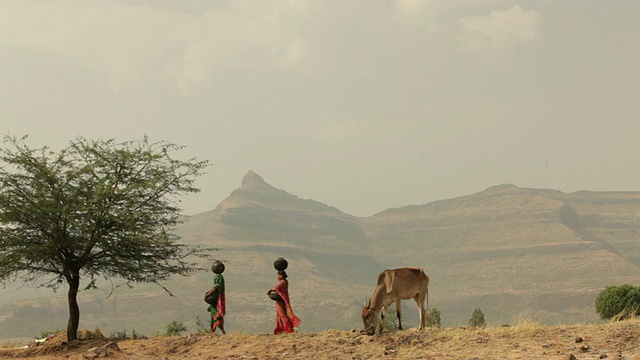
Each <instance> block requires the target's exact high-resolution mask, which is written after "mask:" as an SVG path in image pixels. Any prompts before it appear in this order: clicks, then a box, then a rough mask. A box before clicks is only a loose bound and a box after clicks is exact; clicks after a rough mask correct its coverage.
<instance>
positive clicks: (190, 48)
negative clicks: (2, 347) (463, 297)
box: [0, 0, 640, 216]
mask: <svg viewBox="0 0 640 360" xmlns="http://www.w3.org/2000/svg"><path fill="white" fill-rule="evenodd" d="M639 14H640V1H636V0H629V1H614V0H612V1H601V0H580V1H577V0H574V1H569V0H556V1H545V0H532V1H503V0H468V1H464V0H439V1H434V0H360V1H352V0H281V1H270V0H237V1H236V0H229V1H224V0H219V1H213V0H212V1H204V0H189V1H185V0H135V1H134V0H131V1H125V0H121V1H115V0H110V1H108V0H104V1H97V0H77V1H55V0H41V1H35V0H31V1H30V0H0V124H1V127H0V131H1V132H2V134H6V133H8V134H12V135H19V136H21V135H25V134H28V135H29V142H28V143H29V144H30V145H31V146H32V147H36V146H37V147H40V146H43V145H48V146H50V147H52V148H54V149H59V148H62V147H64V146H66V145H67V144H68V142H69V141H70V140H72V139H74V138H76V137H78V136H83V137H85V138H88V139H105V140H106V139H110V138H115V139H117V140H137V139H141V138H142V137H143V136H144V135H145V134H146V135H148V136H149V138H150V140H152V141H159V140H167V141H170V142H173V143H176V144H181V145H186V146H187V150H186V151H184V152H183V154H184V157H185V158H187V157H192V156H195V157H197V158H199V159H208V160H210V161H211V162H212V163H213V164H214V165H213V166H212V167H211V168H209V169H208V174H207V175H206V176H204V177H202V178H201V179H200V180H199V181H198V183H197V185H198V186H199V187H201V188H202V192H201V193H199V194H197V195H196V196H190V197H188V198H185V199H184V201H183V207H184V209H185V213H187V214H195V213H199V212H202V211H207V210H211V209H213V208H214V207H215V206H216V205H217V204H218V203H220V202H221V201H222V200H224V198H226V197H227V196H228V195H229V194H230V192H231V191H233V190H234V189H236V188H238V187H239V186H240V182H241V179H242V177H243V176H244V175H245V174H246V173H247V172H248V171H249V170H253V171H255V172H257V173H258V174H260V175H261V176H262V177H264V179H265V180H266V181H267V182H268V183H270V184H272V185H273V186H275V187H277V188H280V189H283V190H285V191H287V192H289V193H292V194H294V195H297V196H300V197H302V198H310V199H314V200H318V201H321V202H323V203H325V204H328V205H332V206H335V207H337V208H339V209H340V210H342V211H344V212H347V213H349V214H353V215H357V216H369V215H372V214H374V213H377V212H379V211H382V210H384V209H387V208H390V207H399V206H404V205H411V204H425V203H429V202H432V201H435V200H441V199H449V198H453V197H457V196H463V195H468V194H472V193H476V192H478V191H482V190H484V189H485V188H487V187H490V186H493V185H499V184H505V183H509V184H514V185H517V186H520V187H532V188H548V189H558V190H561V191H565V192H572V191H577V190H634V191H640V166H638V155H640V116H639V115H640V70H639V69H640V41H638V38H640V21H638V15H639Z"/></svg>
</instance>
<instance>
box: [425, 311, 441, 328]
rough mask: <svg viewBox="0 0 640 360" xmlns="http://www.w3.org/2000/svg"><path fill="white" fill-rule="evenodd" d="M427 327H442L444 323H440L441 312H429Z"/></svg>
mask: <svg viewBox="0 0 640 360" xmlns="http://www.w3.org/2000/svg"><path fill="white" fill-rule="evenodd" d="M425 325H426V326H427V327H437V328H440V327H442V322H441V321H440V310H438V309H437V308H433V309H431V310H429V311H427V313H426V316H425Z"/></svg>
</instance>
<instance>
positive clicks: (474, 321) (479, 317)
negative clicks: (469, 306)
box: [469, 308, 487, 328]
mask: <svg viewBox="0 0 640 360" xmlns="http://www.w3.org/2000/svg"><path fill="white" fill-rule="evenodd" d="M469 326H471V327H480V328H483V327H486V326H487V322H486V321H485V320H484V313H483V312H482V310H480V308H477V309H475V310H473V314H471V319H469Z"/></svg>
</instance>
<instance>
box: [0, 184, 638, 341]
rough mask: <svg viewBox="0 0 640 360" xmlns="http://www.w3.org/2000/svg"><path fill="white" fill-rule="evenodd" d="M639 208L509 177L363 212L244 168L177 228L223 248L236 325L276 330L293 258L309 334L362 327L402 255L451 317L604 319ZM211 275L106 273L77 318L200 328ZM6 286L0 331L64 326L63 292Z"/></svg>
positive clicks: (618, 196) (632, 254)
mask: <svg viewBox="0 0 640 360" xmlns="http://www.w3.org/2000/svg"><path fill="white" fill-rule="evenodd" d="M381 191H384V189H381ZM639 219H640V192H588V191H581V192H576V193H570V194H567V193H562V192H560V191H556V190H540V189H526V188H519V187H517V186H514V185H499V186H494V187H491V188H488V189H486V190H485V191H482V192H480V193H477V194H473V195H469V196H464V197H460V198H455V199H449V200H441V201H437V202H433V203H429V204H424V205H410V206H405V207H401V208H395V209H388V210H385V211H382V212H380V213H378V214H375V215H373V216H370V217H366V218H358V217H355V216H352V215H349V214H345V213H343V212H342V211H340V210H339V209H336V208H335V207H332V206H329V205H326V204H322V203H320V202H317V201H314V200H308V199H301V198H299V197H297V196H295V195H292V194H289V193H287V192H286V191H284V190H281V189H278V188H276V187H273V186H272V185H270V184H268V183H267V182H266V181H265V180H264V179H263V178H262V177H260V176H259V175H258V174H256V173H254V172H252V171H249V172H248V173H247V175H246V176H245V177H244V178H243V179H242V183H241V186H240V187H239V188H238V189H236V190H234V191H233V192H232V193H231V194H230V195H229V197H228V198H227V199H225V200H224V201H223V202H221V203H220V204H219V205H218V206H217V207H216V208H215V209H213V210H211V211H208V212H204V213H201V214H198V215H196V216H193V217H191V218H189V219H188V220H187V221H186V222H185V223H184V224H183V225H182V226H181V227H180V228H179V229H177V231H178V232H179V234H180V235H182V237H183V241H184V242H185V243H187V244H193V245H204V246H213V247H217V248H219V249H220V250H219V252H218V253H216V254H215V256H216V257H218V258H220V259H222V260H223V261H225V263H226V271H225V273H224V275H225V279H226V282H227V292H228V293H227V302H228V304H227V306H228V309H227V310H228V316H227V318H226V320H227V326H226V327H227V329H228V331H239V332H265V333H269V332H271V330H272V328H273V318H274V316H275V309H274V304H273V303H272V301H271V300H269V299H268V298H267V296H266V291H267V290H268V289H269V288H270V287H271V286H273V285H274V284H275V282H276V279H275V270H274V269H273V265H272V264H273V261H274V260H275V259H276V258H277V257H279V256H284V257H285V258H287V260H288V261H289V269H288V273H289V280H290V292H291V296H292V302H293V307H294V310H295V311H296V313H297V314H298V315H299V316H300V317H301V318H302V321H303V322H302V325H301V328H300V331H303V332H311V331H319V330H324V329H330V328H337V329H352V328H359V327H361V326H362V324H361V321H360V318H359V314H360V310H361V308H362V304H363V302H364V300H365V299H366V298H367V297H368V296H369V295H370V294H371V292H372V290H373V286H374V283H375V279H376V276H377V275H378V273H380V272H381V271H382V270H384V269H385V268H394V267H404V266H418V267H423V268H424V269H425V271H426V273H427V274H428V275H429V277H430V278H431V282H430V288H429V302H430V305H431V307H436V308H438V309H439V310H440V311H441V314H442V323H443V326H457V325H464V324H466V322H467V320H468V319H469V318H470V316H471V313H472V312H473V310H474V309H475V308H481V309H482V310H483V312H484V313H485V317H486V319H487V321H488V323H489V324H492V325H501V324H506V323H513V322H515V321H518V319H521V318H524V319H527V320H534V321H539V322H541V323H547V324H557V323H574V322H587V321H597V320H598V316H597V314H596V313H595V310H594V300H595V297H596V296H597V294H598V293H599V292H600V291H601V290H602V289H603V288H604V287H605V286H606V285H614V284H622V283H633V284H637V283H638V282H639V280H640V235H639V230H640V221H639ZM203 267H208V264H203ZM211 275H212V274H211V273H210V272H201V273H196V274H194V275H192V276H189V277H187V278H176V279H173V280H171V281H169V282H168V283H167V284H166V286H167V287H168V288H169V289H170V290H171V292H172V293H174V294H175V295H176V296H177V297H170V296H167V295H166V293H164V292H163V291H162V290H161V289H159V288H158V287H156V286H150V285H145V286H136V288H134V289H128V288H126V287H124V288H119V289H116V290H115V291H114V294H113V295H111V296H109V293H110V291H111V288H110V286H111V285H109V284H105V285H107V286H106V287H104V286H103V288H102V289H101V290H97V291H88V292H85V293H83V294H82V295H81V296H80V309H81V323H80V327H81V328H94V327H96V326H97V327H101V328H103V329H105V330H104V331H105V332H106V333H109V332H114V331H121V330H127V331H129V332H131V331H132V330H134V329H135V330H136V331H137V332H138V333H143V334H151V333H153V332H163V331H164V329H165V327H166V325H167V324H168V323H169V322H171V321H173V320H176V321H180V322H184V323H185V325H187V326H188V327H189V328H190V330H192V331H193V330H195V325H194V323H195V320H196V318H200V320H202V322H203V323H205V324H207V323H208V313H207V312H206V311H205V309H206V306H205V304H204V303H203V301H202V294H203V293H204V291H206V290H207V288H208V287H209V286H210V283H211V281H212V276H211ZM115 285H118V284H115ZM23 291H30V293H28V294H27V293H23ZM65 291H66V289H65ZM2 292H3V296H2V302H1V303H0V304H1V305H3V306H2V308H0V338H14V337H22V336H36V335H38V334H39V333H40V331H44V330H51V329H56V328H64V326H65V324H66V319H67V310H66V298H65V297H64V296H63V295H64V292H63V293H61V294H52V293H50V292H43V291H39V292H34V291H33V290H29V289H26V290H24V289H16V287H12V288H11V291H9V290H2ZM38 296H44V297H38ZM21 298H27V300H24V299H22V300H20V299H21ZM18 300H20V301H18ZM405 303H406V306H405V307H404V309H406V310H405V312H404V318H406V320H405V321H406V323H407V324H408V326H416V325H417V313H416V311H415V305H414V304H413V303H412V301H406V302H405Z"/></svg>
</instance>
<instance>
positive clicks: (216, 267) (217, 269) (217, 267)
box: [211, 260, 224, 274]
mask: <svg viewBox="0 0 640 360" xmlns="http://www.w3.org/2000/svg"><path fill="white" fill-rule="evenodd" d="M211 271H213V272H214V273H216V274H222V273H223V272H224V264H223V263H222V261H219V260H216V261H214V262H213V265H211Z"/></svg>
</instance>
